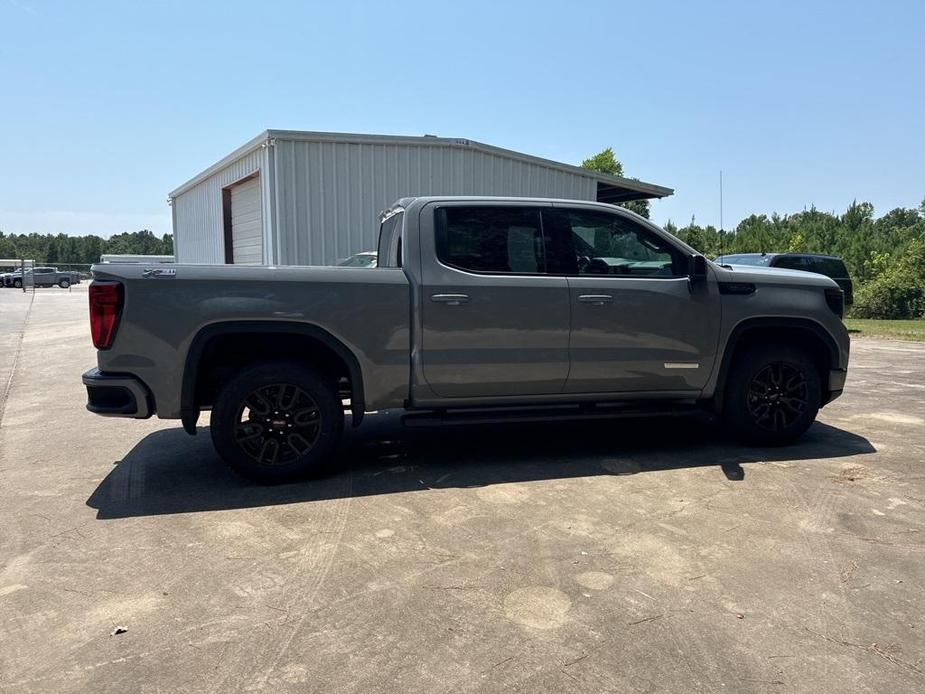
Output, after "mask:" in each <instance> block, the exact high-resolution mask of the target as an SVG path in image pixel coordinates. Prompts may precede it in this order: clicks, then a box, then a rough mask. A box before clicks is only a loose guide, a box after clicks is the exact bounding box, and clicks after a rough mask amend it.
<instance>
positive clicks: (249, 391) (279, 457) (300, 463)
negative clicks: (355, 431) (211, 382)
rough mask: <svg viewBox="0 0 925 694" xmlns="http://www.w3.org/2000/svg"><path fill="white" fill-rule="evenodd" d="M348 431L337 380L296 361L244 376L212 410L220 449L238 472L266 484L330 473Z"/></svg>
mask: <svg viewBox="0 0 925 694" xmlns="http://www.w3.org/2000/svg"><path fill="white" fill-rule="evenodd" d="M343 427H344V408H343V405H342V404H341V401H340V398H339V396H338V393H337V384H336V382H335V381H334V380H333V379H331V378H328V377H326V376H324V375H323V374H321V373H319V372H317V371H314V370H313V369H309V368H306V367H304V366H301V365H299V364H293V363H278V364H267V365H264V366H255V367H251V368H247V369H244V370H243V371H240V372H238V373H237V374H236V375H235V376H233V377H232V378H231V379H230V380H229V381H228V383H227V384H226V385H225V386H224V387H223V388H222V389H221V391H220V392H219V394H218V397H217V398H216V400H215V404H214V406H213V407H212V419H211V434H212V443H213V445H214V446H215V450H216V451H217V452H218V454H219V455H220V456H221V457H222V459H223V460H224V461H225V462H226V463H228V465H230V466H231V468H232V469H233V470H235V471H236V472H238V473H239V474H241V475H243V476H244V477H247V478H249V479H252V480H255V481H257V482H262V483H266V484H275V483H280V482H290V481H293V480H297V479H302V478H305V477H310V476H318V475H321V474H323V473H324V472H326V471H327V470H328V469H329V463H330V462H331V457H332V454H333V453H334V450H335V449H336V447H337V444H338V442H339V440H340V436H341V432H342V431H343Z"/></svg>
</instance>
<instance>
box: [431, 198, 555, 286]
mask: <svg viewBox="0 0 925 694" xmlns="http://www.w3.org/2000/svg"><path fill="white" fill-rule="evenodd" d="M436 222H437V229H436V245H437V257H438V258H439V259H440V261H441V262H443V263H445V264H446V265H450V266H452V267H457V268H460V269H462V270H471V271H473V272H492V273H494V272H501V273H511V274H537V273H542V272H545V271H546V261H545V247H544V243H543V231H542V226H541V224H540V213H539V211H538V210H530V209H523V208H516V207H444V208H440V209H439V210H437V215H436Z"/></svg>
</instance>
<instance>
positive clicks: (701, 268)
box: [687, 253, 707, 286]
mask: <svg viewBox="0 0 925 694" xmlns="http://www.w3.org/2000/svg"><path fill="white" fill-rule="evenodd" d="M687 278H688V279H689V280H690V283H691V286H693V285H695V284H699V283H700V282H706V281H707V259H706V258H704V257H703V256H702V255H700V254H699V253H693V254H691V256H690V257H689V258H688V259H687Z"/></svg>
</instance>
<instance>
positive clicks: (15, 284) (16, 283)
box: [13, 280, 22, 289]
mask: <svg viewBox="0 0 925 694" xmlns="http://www.w3.org/2000/svg"><path fill="white" fill-rule="evenodd" d="M13 287H14V288H15V289H22V280H13Z"/></svg>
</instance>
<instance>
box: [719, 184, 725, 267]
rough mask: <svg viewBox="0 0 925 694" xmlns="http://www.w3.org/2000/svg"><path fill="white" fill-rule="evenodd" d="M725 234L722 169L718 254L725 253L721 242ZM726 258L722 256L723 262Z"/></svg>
mask: <svg viewBox="0 0 925 694" xmlns="http://www.w3.org/2000/svg"><path fill="white" fill-rule="evenodd" d="M724 236H726V232H725V231H723V170H722V169H720V170H719V254H720V255H721V256H723V255H725V249H724V247H723V246H724V244H723V237H724ZM725 261H726V259H725V258H723V262H725Z"/></svg>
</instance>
